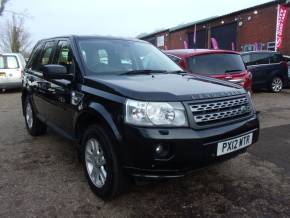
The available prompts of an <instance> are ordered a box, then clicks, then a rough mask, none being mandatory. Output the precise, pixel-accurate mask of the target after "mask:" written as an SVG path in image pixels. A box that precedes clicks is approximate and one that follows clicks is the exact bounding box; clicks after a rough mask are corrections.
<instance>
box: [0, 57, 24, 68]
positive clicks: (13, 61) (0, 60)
mask: <svg viewBox="0 0 290 218" xmlns="http://www.w3.org/2000/svg"><path fill="white" fill-rule="evenodd" d="M18 67H19V64H18V61H17V58H16V57H15V56H12V55H9V56H8V55H3V56H0V69H16V68H18Z"/></svg>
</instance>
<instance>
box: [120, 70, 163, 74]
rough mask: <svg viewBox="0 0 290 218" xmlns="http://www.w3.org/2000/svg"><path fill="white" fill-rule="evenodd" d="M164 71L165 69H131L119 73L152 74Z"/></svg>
mask: <svg viewBox="0 0 290 218" xmlns="http://www.w3.org/2000/svg"><path fill="white" fill-rule="evenodd" d="M165 72H166V71H163V70H131V71H127V72H125V73H121V74H120V75H140V74H146V75H153V74H154V73H165Z"/></svg>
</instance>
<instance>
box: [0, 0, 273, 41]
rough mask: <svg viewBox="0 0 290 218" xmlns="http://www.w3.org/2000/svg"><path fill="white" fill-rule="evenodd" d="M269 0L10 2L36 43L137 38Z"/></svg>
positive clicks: (8, 5)
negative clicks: (57, 39)
mask: <svg viewBox="0 0 290 218" xmlns="http://www.w3.org/2000/svg"><path fill="white" fill-rule="evenodd" d="M268 1H269V0H266V1H265V0H239V1H237V0H208V1H205V0H178V1H176V0H174V1H173V0H81V1H79V0H10V1H9V2H8V3H7V6H6V9H7V11H8V12H4V14H3V15H4V16H2V17H0V25H3V23H5V22H4V21H5V19H7V17H8V16H9V15H11V13H9V11H14V12H18V13H21V12H25V13H26V14H29V16H28V17H27V18H26V21H25V26H26V28H27V30H28V31H29V32H30V34H31V36H32V40H33V42H36V41H37V40H39V39H43V38H48V37H52V36H60V35H69V34H79V35H110V36H122V37H136V36H137V35H139V34H140V33H150V32H153V31H156V30H159V29H163V28H170V27H174V26H176V25H179V24H183V23H188V22H192V21H197V20H200V19H204V18H208V17H212V16H219V15H223V14H227V13H230V12H233V11H238V10H241V9H244V8H247V7H251V6H255V5H258V4H262V3H265V2H268Z"/></svg>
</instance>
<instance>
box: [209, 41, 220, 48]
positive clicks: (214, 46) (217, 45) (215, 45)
mask: <svg viewBox="0 0 290 218" xmlns="http://www.w3.org/2000/svg"><path fill="white" fill-rule="evenodd" d="M211 44H212V47H213V49H219V44H218V42H217V40H216V39H215V38H211Z"/></svg>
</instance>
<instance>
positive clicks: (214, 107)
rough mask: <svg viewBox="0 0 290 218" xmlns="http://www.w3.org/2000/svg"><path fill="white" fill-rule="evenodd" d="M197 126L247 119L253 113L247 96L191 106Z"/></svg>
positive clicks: (192, 104)
mask: <svg viewBox="0 0 290 218" xmlns="http://www.w3.org/2000/svg"><path fill="white" fill-rule="evenodd" d="M189 107H190V110H191V112H192V115H193V119H194V122H195V124H196V125H199V126H205V125H212V124H218V123H221V122H226V121H230V120H235V119H240V118H243V117H247V116H249V115H250V114H251V112H252V107H251V104H250V102H249V99H248V98H247V97H246V96H239V97H235V98H227V99H223V100H209V101H207V102H202V103H191V104H189Z"/></svg>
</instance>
